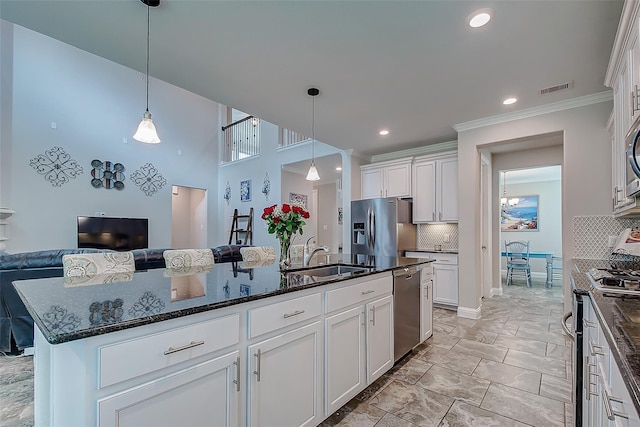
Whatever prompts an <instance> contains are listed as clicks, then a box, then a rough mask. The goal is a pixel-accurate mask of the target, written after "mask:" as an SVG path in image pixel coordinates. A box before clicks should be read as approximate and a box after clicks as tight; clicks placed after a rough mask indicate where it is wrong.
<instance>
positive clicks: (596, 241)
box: [418, 215, 640, 259]
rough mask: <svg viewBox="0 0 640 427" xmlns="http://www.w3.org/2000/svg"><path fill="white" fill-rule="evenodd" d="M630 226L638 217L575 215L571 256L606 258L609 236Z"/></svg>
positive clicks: (637, 224) (636, 225)
mask: <svg viewBox="0 0 640 427" xmlns="http://www.w3.org/2000/svg"><path fill="white" fill-rule="evenodd" d="M632 227H640V218H614V217H613V216H612V215H594V216H575V217H573V247H574V254H573V256H574V257H575V258H583V259H608V258H609V255H611V248H610V247H609V236H618V235H619V234H620V232H621V231H622V230H624V229H625V228H632ZM418 234H420V233H419V232H418Z"/></svg>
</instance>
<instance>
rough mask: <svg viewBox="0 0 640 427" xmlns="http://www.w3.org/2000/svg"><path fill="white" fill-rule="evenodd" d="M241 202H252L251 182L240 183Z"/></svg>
mask: <svg viewBox="0 0 640 427" xmlns="http://www.w3.org/2000/svg"><path fill="white" fill-rule="evenodd" d="M240 201H241V202H249V201H251V180H250V179H248V180H246V181H240Z"/></svg>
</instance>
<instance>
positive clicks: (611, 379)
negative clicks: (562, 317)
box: [582, 298, 640, 427]
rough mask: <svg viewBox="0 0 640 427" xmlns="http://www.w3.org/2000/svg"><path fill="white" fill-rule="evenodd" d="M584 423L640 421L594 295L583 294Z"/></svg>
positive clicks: (602, 425) (590, 426)
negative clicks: (599, 315) (610, 345)
mask: <svg viewBox="0 0 640 427" xmlns="http://www.w3.org/2000/svg"><path fill="white" fill-rule="evenodd" d="M583 301H584V304H583V317H584V318H583V357H584V361H583V363H584V366H583V369H584V373H583V399H582V425H583V426H587V427H607V426H611V427H613V426H615V427H631V426H638V425H640V416H639V415H638V412H637V411H636V408H635V405H634V404H633V400H632V399H631V395H630V394H629V391H628V389H627V386H626V384H625V382H624V380H623V378H622V374H621V373H620V369H619V367H618V365H617V363H616V359H615V358H614V356H613V352H614V351H617V350H615V349H611V348H610V347H609V344H608V342H607V340H606V337H605V329H604V328H603V327H602V325H601V324H600V322H599V320H598V317H597V315H596V313H595V309H594V307H593V305H592V302H591V298H583Z"/></svg>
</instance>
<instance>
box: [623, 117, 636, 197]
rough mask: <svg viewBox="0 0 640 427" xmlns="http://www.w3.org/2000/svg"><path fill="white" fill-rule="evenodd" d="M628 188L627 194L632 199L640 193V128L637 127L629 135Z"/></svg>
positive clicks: (627, 159)
mask: <svg viewBox="0 0 640 427" xmlns="http://www.w3.org/2000/svg"><path fill="white" fill-rule="evenodd" d="M625 142H626V145H627V157H626V162H625V163H626V164H627V186H626V191H625V194H626V196H627V197H632V196H635V195H637V194H638V193H640V164H639V162H640V128H639V127H635V128H634V129H633V131H631V132H629V134H628V135H627V140H626V141H625Z"/></svg>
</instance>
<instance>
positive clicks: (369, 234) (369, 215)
mask: <svg viewBox="0 0 640 427" xmlns="http://www.w3.org/2000/svg"><path fill="white" fill-rule="evenodd" d="M366 238H367V248H369V249H371V208H369V209H367V233H366Z"/></svg>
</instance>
